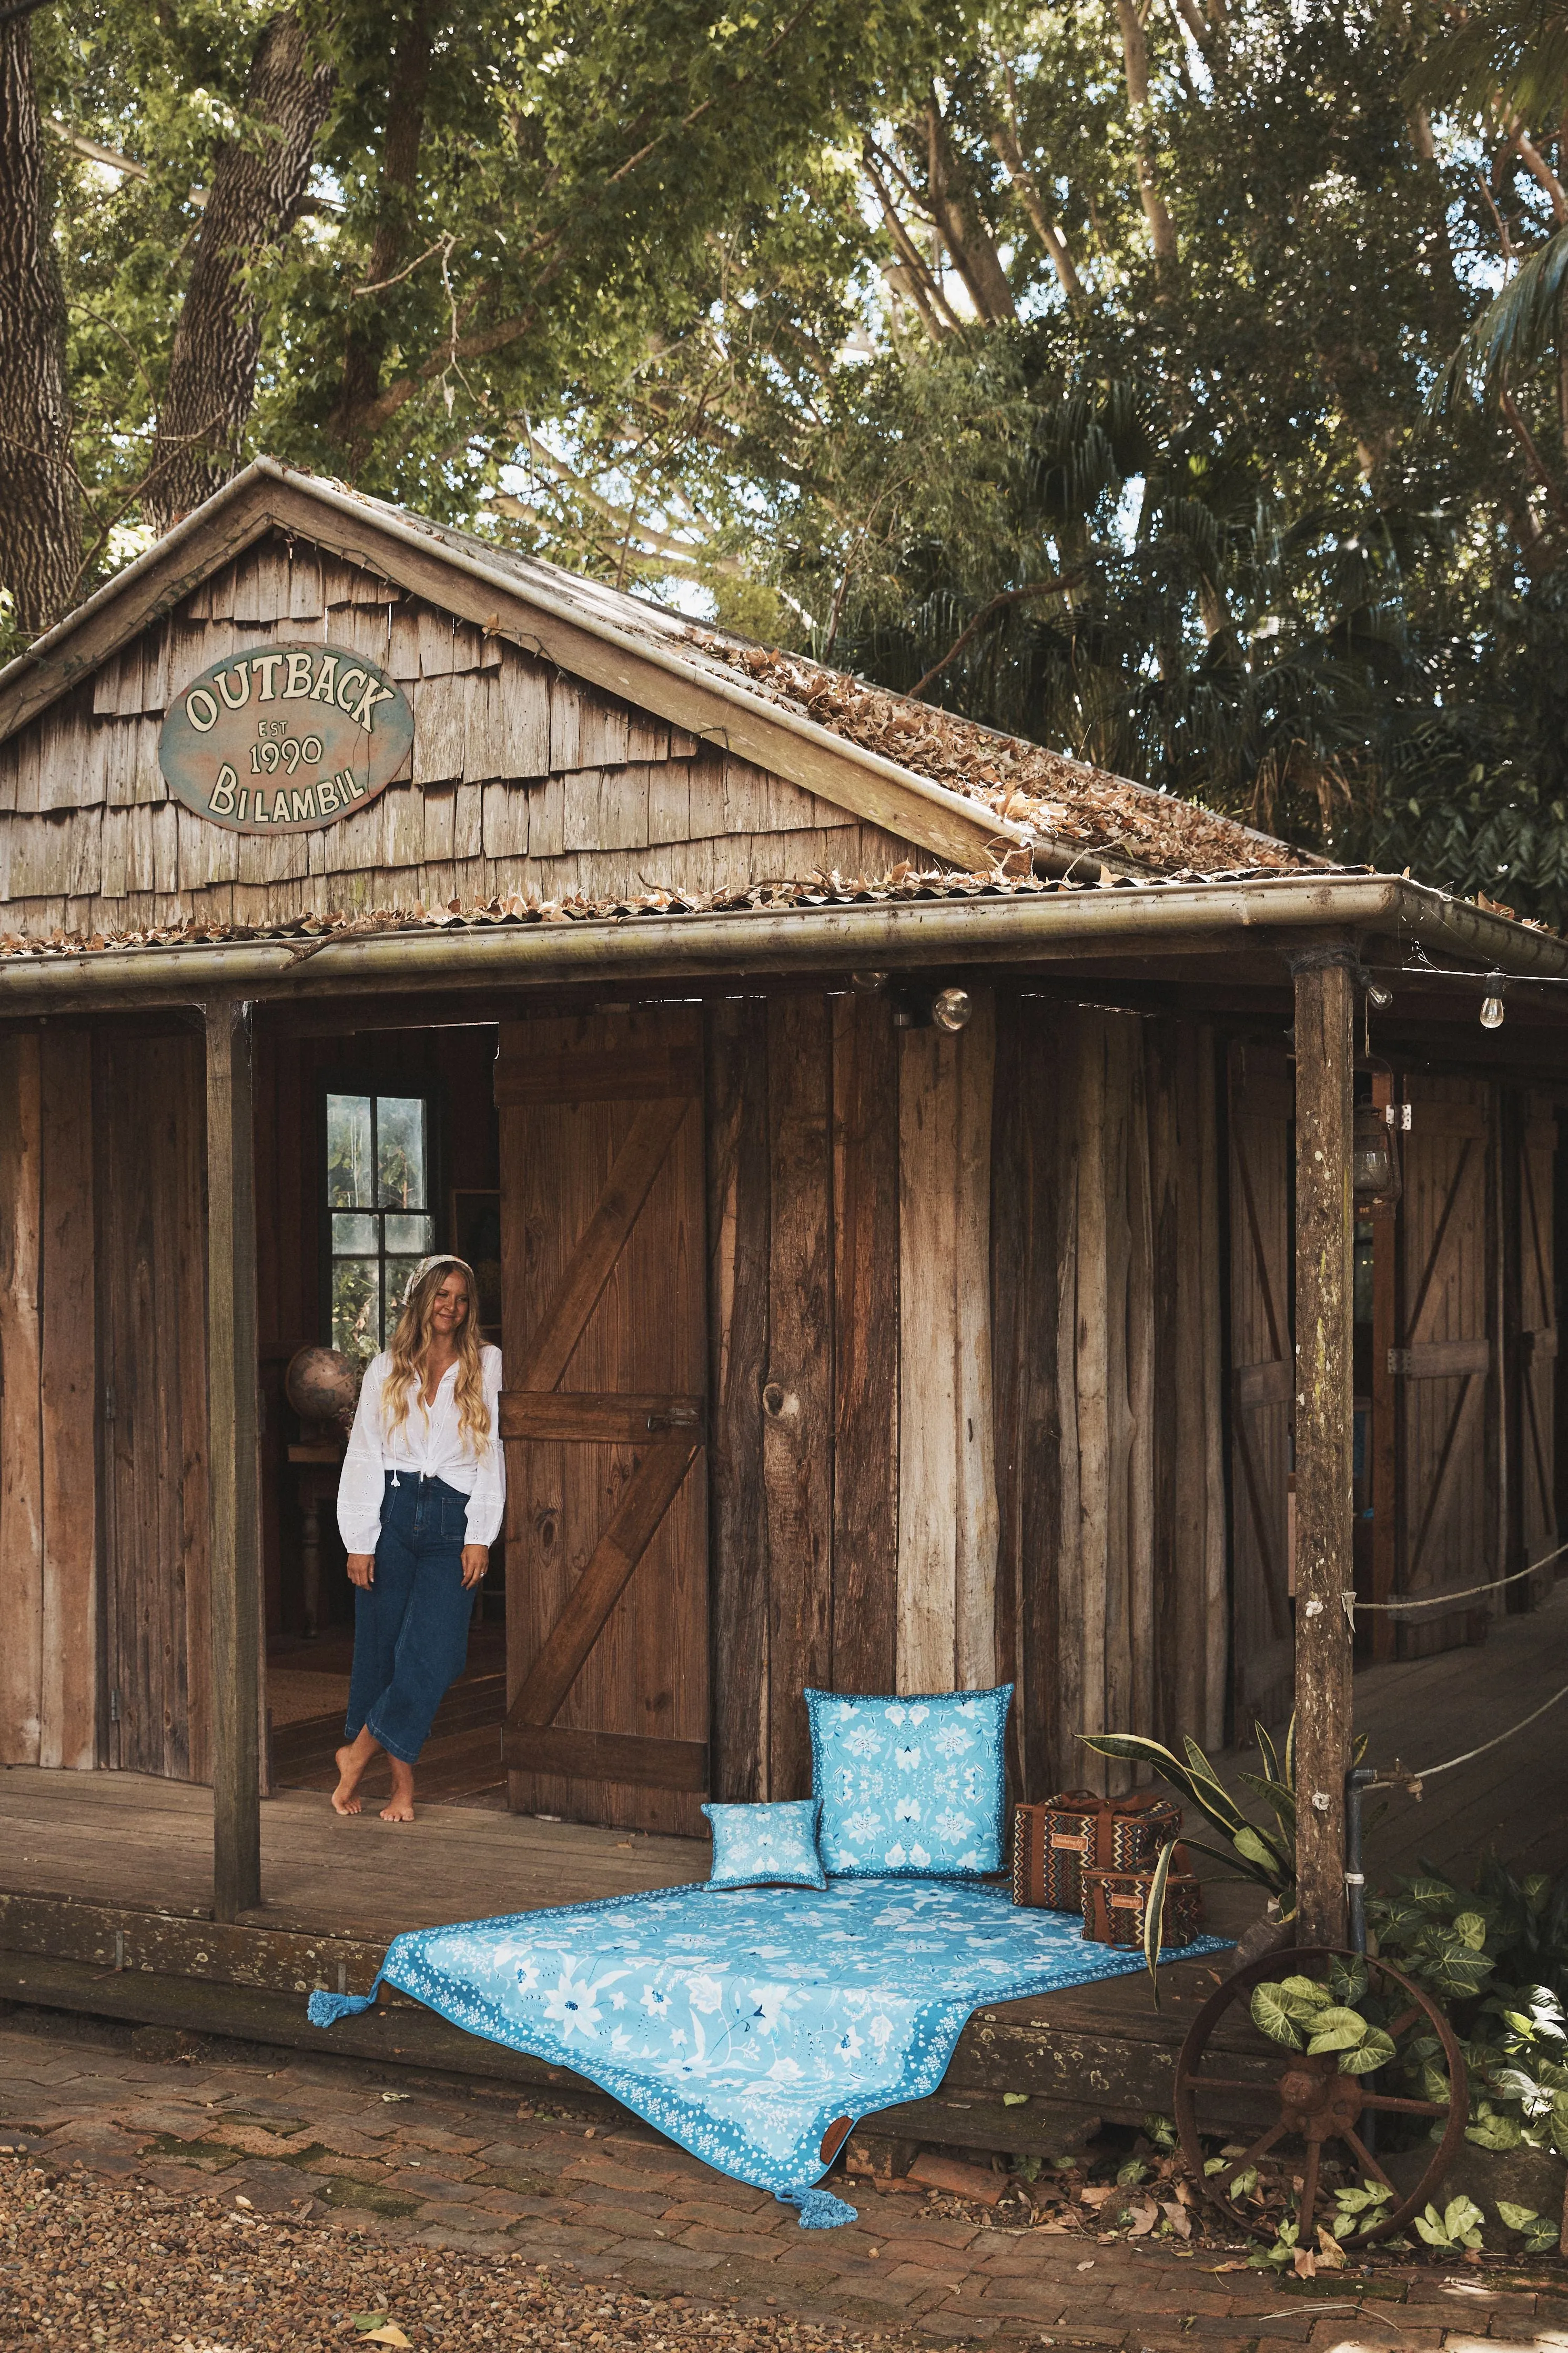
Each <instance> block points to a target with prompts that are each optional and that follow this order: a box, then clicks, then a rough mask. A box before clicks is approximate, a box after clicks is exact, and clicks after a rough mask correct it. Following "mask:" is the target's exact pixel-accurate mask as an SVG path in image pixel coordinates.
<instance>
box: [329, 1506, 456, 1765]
mask: <svg viewBox="0 0 1568 2353" xmlns="http://www.w3.org/2000/svg"><path fill="white" fill-rule="evenodd" d="M467 1542H468V1497H467V1496H466V1495H463V1494H459V1493H458V1490H457V1488H456V1487H448V1486H447V1482H446V1481H445V1480H444V1479H421V1478H420V1477H419V1476H418V1474H417V1473H416V1472H407V1471H403V1472H395V1473H394V1472H391V1471H389V1472H387V1474H386V1492H385V1493H384V1496H383V1498H382V1505H381V1536H380V1540H379V1541H378V1543H377V1545H376V1547H375V1581H374V1584H373V1585H368V1586H366V1585H361V1586H356V1587H355V1588H354V1660H353V1673H352V1675H351V1676H350V1678H349V1712H348V1720H347V1723H346V1724H345V1725H344V1731H345V1732H346V1734H347V1736H348V1738H349V1739H350V1740H354V1739H357V1738H358V1736H359V1734H360V1732H361V1731H362V1730H363V1728H364V1726H365V1725H369V1727H370V1731H371V1734H372V1736H373V1737H374V1739H376V1740H379V1741H380V1743H381V1745H382V1746H383V1747H384V1749H385V1751H386V1753H387V1755H388V1756H389V1757H397V1758H398V1759H399V1761H400V1762H401V1763H402V1764H405V1765H412V1764H413V1763H414V1762H415V1760H416V1758H417V1757H418V1755H419V1751H420V1750H421V1749H422V1748H423V1747H424V1746H425V1743H426V1740H427V1739H428V1738H429V1736H430V1725H431V1723H432V1720H433V1719H434V1717H435V1714H436V1710H437V1708H438V1707H439V1706H440V1704H441V1702H442V1699H443V1698H444V1697H445V1695H446V1693H447V1686H448V1685H449V1684H451V1683H456V1681H457V1679H458V1676H459V1675H460V1674H461V1673H462V1672H463V1669H464V1667H465V1666H466V1665H467V1664H468V1621H469V1620H470V1619H471V1618H472V1616H473V1614H474V1597H473V1594H472V1592H471V1591H467V1590H465V1588H464V1585H463V1546H464V1545H465V1544H466V1543H467Z"/></svg>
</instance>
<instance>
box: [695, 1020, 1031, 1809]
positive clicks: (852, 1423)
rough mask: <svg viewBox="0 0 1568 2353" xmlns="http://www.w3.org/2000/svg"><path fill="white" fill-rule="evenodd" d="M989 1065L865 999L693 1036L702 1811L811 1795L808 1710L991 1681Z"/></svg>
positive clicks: (729, 1024) (976, 1046)
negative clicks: (702, 1094) (707, 1750)
mask: <svg viewBox="0 0 1568 2353" xmlns="http://www.w3.org/2000/svg"><path fill="white" fill-rule="evenodd" d="M992 1039H993V1018H992V1013H991V1008H990V1005H989V1001H988V999H986V998H985V997H984V996H983V997H982V998H981V1002H980V1009H979V1011H978V1012H977V1014H976V1017H975V1020H974V1022H973V1025H972V1028H971V1029H970V1031H968V1032H966V1033H965V1035H964V1037H963V1039H939V1038H938V1037H937V1035H936V1033H935V1032H929V1031H921V1032H906V1033H903V1034H902V1035H901V1036H900V1032H899V1031H898V1030H896V1029H895V1028H894V1026H893V1020H892V1007H891V1004H890V1002H889V999H888V998H887V997H854V996H842V997H826V996H814V995H800V996H789V997H774V998H773V999H772V1000H771V1001H770V1002H767V1003H763V1002H760V1001H756V1000H746V999H741V1000H736V1001H733V1002H731V1003H728V1004H723V1005H720V1006H717V1007H715V1008H713V1009H712V1010H711V1012H710V1016H709V1043H708V1065H709V1066H708V1120H709V1135H708V1174H709V1244H710V1280H709V1307H710V1331H711V1378H710V1396H711V1399H712V1438H711V1445H710V1482H711V1525H712V1529H713V1609H712V1621H711V1622H712V1647H713V1689H714V1693H715V1694H716V1709H715V1716H716V1721H715V1741H714V1766H713V1771H714V1784H715V1789H716V1791H717V1794H719V1795H720V1796H721V1797H724V1798H760V1797H768V1796H773V1797H789V1796H795V1795H799V1794H802V1793H804V1792H805V1790H806V1789H808V1788H809V1786H810V1778H811V1759H810V1748H809V1742H808V1739H807V1733H806V1719H805V1708H804V1706H803V1705H802V1704H801V1696H800V1694H801V1692H802V1690H803V1689H804V1688H805V1686H806V1685H808V1684H815V1685H816V1686H818V1687H819V1688H825V1689H828V1690H839V1691H863V1692H892V1691H900V1692H911V1691H931V1690H935V1691H950V1690H952V1689H954V1688H955V1687H956V1688H969V1687H974V1686H978V1685H983V1684H986V1683H992V1682H994V1680H995V1670H996V1651H995V1641H994V1617H995V1593H994V1579H995V1556H996V1527H995V1501H994V1487H993V1484H992V1482H993V1478H994V1470H993V1454H992V1430H991V1414H990V1378H991V1371H990V1335H989V1324H990V1314H989V1303H988V1286H987V1282H986V1271H985V1252H986V1232H987V1200H988V1192H989V1185H990V1145H989V1138H990V1087H991V1060H992ZM944 1252H945V1253H946V1254H945V1255H943V1254H942V1253H944Z"/></svg>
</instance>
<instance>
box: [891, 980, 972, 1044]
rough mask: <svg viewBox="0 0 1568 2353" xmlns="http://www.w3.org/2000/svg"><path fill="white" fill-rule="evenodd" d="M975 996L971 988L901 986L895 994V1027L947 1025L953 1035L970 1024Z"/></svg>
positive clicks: (924, 1027) (945, 1026)
mask: <svg viewBox="0 0 1568 2353" xmlns="http://www.w3.org/2000/svg"><path fill="white" fill-rule="evenodd" d="M973 1010H974V1000H973V997H971V996H970V994H969V991H968V989H967V988H956V987H947V988H938V989H934V990H933V989H929V988H900V989H898V990H896V991H895V993H894V997H893V1027H894V1029H945V1030H947V1031H948V1033H949V1034H950V1035H952V1034H955V1033H956V1032H957V1031H958V1030H960V1029H965V1028H966V1027H967V1026H968V1022H969V1017H970V1015H971V1014H972V1013H973Z"/></svg>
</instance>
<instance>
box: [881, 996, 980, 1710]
mask: <svg viewBox="0 0 1568 2353" xmlns="http://www.w3.org/2000/svg"><path fill="white" fill-rule="evenodd" d="M974 996H975V1008H974V1013H973V1018H972V1019H971V1021H970V1023H969V1026H968V1028H967V1029H963V1030H962V1031H961V1032H960V1033H959V1034H958V1035H957V1036H956V1037H952V1036H949V1035H948V1034H946V1033H945V1032H943V1031H942V1030H940V1029H908V1030H905V1031H904V1033H903V1035H902V1038H901V1039H900V1060H899V1357H900V1361H899V1551H898V1583H899V1622H898V1677H899V1688H900V1691H914V1692H918V1691H952V1690H961V1691H972V1690H976V1689H979V1688H981V1687H983V1686H984V1685H985V1684H988V1683H993V1682H994V1680H995V1672H996V1630H995V1591H996V1551H997V1541H998V1526H997V1507H996V1480H995V1462H994V1448H993V1438H992V1411H991V1286H990V1281H989V1268H988V1265H987V1258H988V1244H989V1239H990V1224H991V1110H992V1080H993V1071H994V1059H995V1016H994V1006H993V1003H992V999H991V997H990V995H989V992H984V991H978V992H974Z"/></svg>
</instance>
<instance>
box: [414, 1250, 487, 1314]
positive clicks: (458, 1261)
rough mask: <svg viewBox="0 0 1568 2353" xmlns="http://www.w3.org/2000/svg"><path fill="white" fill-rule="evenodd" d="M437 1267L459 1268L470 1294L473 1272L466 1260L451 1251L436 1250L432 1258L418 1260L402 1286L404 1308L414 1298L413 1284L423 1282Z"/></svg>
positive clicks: (472, 1284)
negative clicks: (464, 1275) (465, 1277)
mask: <svg viewBox="0 0 1568 2353" xmlns="http://www.w3.org/2000/svg"><path fill="white" fill-rule="evenodd" d="M437 1266H456V1267H460V1268H461V1269H462V1271H463V1272H464V1273H465V1274H466V1275H467V1276H468V1289H469V1292H470V1293H471V1292H472V1290H473V1287H474V1270H473V1268H472V1267H471V1266H470V1265H469V1264H468V1260H467V1259H466V1258H458V1257H456V1256H455V1255H454V1254H453V1252H452V1251H451V1250H437V1252H436V1253H435V1255H434V1257H431V1258H422V1259H421V1260H420V1261H419V1263H418V1265H417V1266H416V1268H415V1270H414V1271H413V1273H412V1274H411V1275H410V1276H409V1278H408V1281H407V1282H406V1283H405V1285H404V1291H403V1304H404V1305H405V1307H406V1306H407V1304H408V1303H409V1301H410V1300H411V1299H412V1298H413V1296H414V1286H415V1284H416V1282H424V1280H425V1277H426V1275H427V1274H428V1273H429V1272H430V1271H431V1269H432V1268H433V1267H437Z"/></svg>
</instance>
